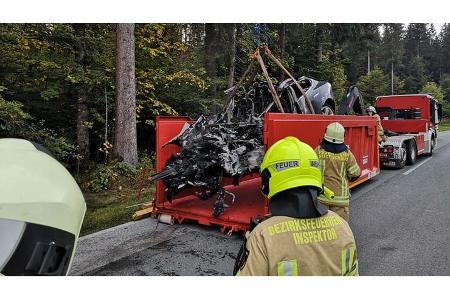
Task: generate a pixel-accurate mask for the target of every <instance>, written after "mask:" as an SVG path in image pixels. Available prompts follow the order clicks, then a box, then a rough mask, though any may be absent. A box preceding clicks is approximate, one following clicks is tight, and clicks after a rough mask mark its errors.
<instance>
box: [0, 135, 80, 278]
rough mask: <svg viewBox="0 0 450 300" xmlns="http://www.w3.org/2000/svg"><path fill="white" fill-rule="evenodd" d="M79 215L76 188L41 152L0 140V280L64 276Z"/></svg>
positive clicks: (25, 143)
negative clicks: (10, 277)
mask: <svg viewBox="0 0 450 300" xmlns="http://www.w3.org/2000/svg"><path fill="white" fill-rule="evenodd" d="M85 211H86V203H85V201H84V197H83V194H82V193H81V191H80V188H79V187H78V185H77V183H76V182H75V180H74V179H73V177H72V176H71V175H70V173H69V172H68V171H67V170H66V168H64V167H63V166H62V165H61V164H60V163H59V162H58V161H57V160H55V159H54V158H52V157H51V155H50V154H49V152H48V151H47V150H46V149H45V148H44V147H42V146H41V145H39V144H35V143H32V142H29V141H26V140H21V139H0V275H12V276H15V275H66V274H67V273H68V272H69V269H70V265H71V262H72V258H73V254H74V253H75V247H76V244H77V240H78V235H79V233H80V228H81V224H82V222H83V218H84V214H85Z"/></svg>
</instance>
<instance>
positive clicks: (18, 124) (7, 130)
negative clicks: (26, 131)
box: [0, 86, 31, 137]
mask: <svg viewBox="0 0 450 300" xmlns="http://www.w3.org/2000/svg"><path fill="white" fill-rule="evenodd" d="M4 90H5V88H4V87H2V86H0V136H1V137H13V136H16V135H18V134H19V133H20V132H21V131H22V129H23V127H24V126H25V124H26V122H27V121H28V120H30V119H31V116H30V115H29V114H27V113H25V112H24V111H23V110H22V108H23V104H22V103H20V102H17V101H6V100H5V99H3V97H2V95H1V92H2V91H4Z"/></svg>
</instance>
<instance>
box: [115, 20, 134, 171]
mask: <svg viewBox="0 0 450 300" xmlns="http://www.w3.org/2000/svg"><path fill="white" fill-rule="evenodd" d="M116 43H117V53H116V89H117V91H116V120H115V139H114V140H115V145H114V154H115V155H116V156H117V157H119V158H120V159H122V160H123V161H124V162H125V163H128V164H130V165H132V166H136V165H137V163H138V156H137V136H136V85H135V61H134V24H117V29H116Z"/></svg>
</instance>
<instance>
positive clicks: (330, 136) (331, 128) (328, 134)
mask: <svg viewBox="0 0 450 300" xmlns="http://www.w3.org/2000/svg"><path fill="white" fill-rule="evenodd" d="M344 135H345V128H344V126H342V125H341V123H339V122H334V123H331V124H329V125H328V126H327V130H326V131H325V136H324V139H325V140H326V141H329V142H330V143H333V144H342V143H343V142H344Z"/></svg>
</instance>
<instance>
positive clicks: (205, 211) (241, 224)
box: [153, 113, 380, 232]
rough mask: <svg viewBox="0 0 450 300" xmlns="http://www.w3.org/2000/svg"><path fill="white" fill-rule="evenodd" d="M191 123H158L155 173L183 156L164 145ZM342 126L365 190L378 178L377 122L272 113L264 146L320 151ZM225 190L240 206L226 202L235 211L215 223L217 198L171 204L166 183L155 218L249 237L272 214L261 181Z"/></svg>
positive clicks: (186, 196) (186, 195)
mask: <svg viewBox="0 0 450 300" xmlns="http://www.w3.org/2000/svg"><path fill="white" fill-rule="evenodd" d="M186 122H190V121H189V120H188V119H187V118H185V117H157V119H156V171H157V172H159V171H161V170H162V169H163V168H164V166H165V163H166V161H167V159H169V158H170V156H171V155H173V154H175V153H177V152H179V151H180V149H179V147H178V146H175V145H168V146H166V147H162V146H163V145H164V144H165V143H167V142H168V141H169V140H171V139H172V138H173V137H174V136H176V135H177V134H178V133H179V131H180V130H181V128H182V127H183V125H184V124H185V123H186ZM332 122H340V123H341V124H342V125H343V126H344V127H345V128H346V136H345V143H346V144H347V145H349V146H350V149H351V150H352V152H353V153H354V154H355V157H356V159H357V161H358V163H359V165H360V167H361V169H362V176H361V178H359V179H358V180H357V181H356V182H354V183H353V184H352V185H351V186H352V187H353V186H355V185H357V184H360V183H362V182H364V181H366V180H368V179H370V178H372V177H373V176H376V175H377V174H378V173H379V170H380V168H379V159H378V143H377V138H376V121H375V118H373V117H360V116H337V115H335V116H328V115H298V114H278V113H267V114H266V115H265V119H264V145H265V147H266V149H267V147H270V146H271V145H272V144H273V143H275V142H276V141H278V140H280V139H282V138H284V137H286V136H295V137H297V138H299V139H300V140H301V141H303V142H305V143H308V144H309V145H311V146H312V147H313V148H315V147H316V146H317V145H318V144H319V143H320V141H321V140H322V138H323V134H324V132H325V128H326V126H327V125H328V124H329V123H332ZM224 185H225V189H226V190H227V191H229V192H231V193H234V194H235V195H236V199H235V202H234V203H233V204H231V203H229V202H230V201H231V200H230V199H228V198H227V201H226V202H227V203H228V204H229V205H230V207H228V208H227V209H225V212H224V213H223V214H222V215H221V216H219V217H218V218H215V217H213V216H212V210H213V205H214V201H215V197H212V198H211V199H208V200H200V199H198V198H197V197H196V196H195V195H193V192H194V190H193V189H191V190H186V191H184V192H182V193H180V194H178V195H177V196H176V197H174V199H172V202H169V201H168V200H167V198H166V196H165V192H164V189H165V187H164V184H163V183H162V181H160V182H158V183H157V184H156V194H155V201H154V202H153V207H154V214H155V216H157V215H161V214H164V215H169V216H170V217H171V218H173V219H174V220H176V221H177V222H179V223H181V222H183V221H185V220H192V221H196V222H198V223H199V224H203V225H218V226H219V227H220V228H221V230H222V231H228V232H233V231H245V230H247V229H248V225H249V222H250V219H251V218H252V217H253V218H254V217H256V216H258V215H264V214H267V212H268V206H267V200H266V199H265V198H264V197H263V195H262V194H261V192H260V186H261V180H260V177H259V174H258V173H254V174H250V175H247V176H245V177H243V178H241V180H240V181H239V185H233V182H232V180H231V179H225V181H224Z"/></svg>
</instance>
